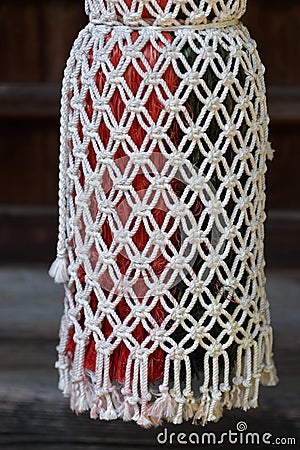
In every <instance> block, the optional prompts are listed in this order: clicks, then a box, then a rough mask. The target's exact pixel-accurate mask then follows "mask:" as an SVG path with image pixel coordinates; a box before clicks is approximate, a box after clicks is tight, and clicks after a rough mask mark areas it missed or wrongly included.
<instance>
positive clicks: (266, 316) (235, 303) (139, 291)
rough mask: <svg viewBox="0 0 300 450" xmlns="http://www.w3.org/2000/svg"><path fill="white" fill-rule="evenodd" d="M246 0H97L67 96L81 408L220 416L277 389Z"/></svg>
mask: <svg viewBox="0 0 300 450" xmlns="http://www.w3.org/2000/svg"><path fill="white" fill-rule="evenodd" d="M245 9H246V0H227V1H226V0H225V1H224V0H222V1H221V0H203V1H196V0H195V1H193V0H188V1H186V2H182V1H178V2H177V1H176V0H149V1H147V2H142V1H141V2H139V1H138V2H132V1H131V0H119V1H118V2H116V1H113V2H111V1H110V0H107V1H104V2H103V1H100V0H87V1H86V12H87V14H88V15H89V18H90V22H89V24H88V25H87V26H86V28H85V29H84V30H82V31H81V32H80V33H79V36H78V38H77V39H76V41H75V43H74V45H73V48H72V50H71V54H70V57H69V60H68V62H67V66H66V69H65V74H64V80H63V86H62V101H61V140H60V144H61V145H60V178H59V233H58V244H57V259H56V261H55V262H54V263H53V265H52V266H51V269H50V274H51V275H52V276H53V277H54V279H55V281H56V282H63V283H64V285H65V311H64V315H63V317H62V321H61V328H60V343H59V346H58V361H57V368H58V370H59V374H60V381H59V387H60V389H61V390H62V391H63V393H64V395H66V396H68V397H70V399H71V408H72V409H73V410H75V411H76V412H81V411H85V410H90V415H91V417H92V418H98V417H99V418H100V419H104V420H112V419H117V418H123V420H126V421H129V420H134V421H136V422H137V423H138V424H139V425H141V426H143V427H149V426H152V425H154V426H157V425H159V424H161V423H162V421H163V420H168V421H170V422H172V423H175V424H179V423H181V422H182V421H184V420H189V419H192V420H193V423H197V422H198V421H201V423H202V424H206V423H207V422H208V421H217V420H219V418H220V417H221V416H222V411H223V408H224V407H226V408H228V409H231V408H233V407H239V408H242V409H244V410H247V409H249V408H252V407H256V406H257V401H258V393H259V392H258V391H259V384H260V383H261V384H265V385H270V386H271V385H274V384H276V382H277V376H276V369H275V366H274V362H273V353H272V327H271V325H270V312H269V304H268V301H267V298H266V293H265V275H264V266H265V262H264V254H263V246H264V220H265V212H264V206H265V172H266V159H267V157H269V156H270V155H271V150H270V144H269V142H268V122H269V119H268V114H267V108H266V100H265V84H264V68H263V66H262V64H261V62H260V59H259V56H258V53H257V50H256V45H255V42H254V41H253V40H252V39H251V38H250V36H249V33H248V31H247V29H246V28H245V27H244V26H243V25H242V24H241V23H240V21H239V19H240V17H241V16H242V15H243V13H244V12H245Z"/></svg>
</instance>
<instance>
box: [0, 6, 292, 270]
mask: <svg viewBox="0 0 300 450" xmlns="http://www.w3.org/2000/svg"><path fill="white" fill-rule="evenodd" d="M86 21H87V19H86V17H85V15H84V10H83V1H80V0H77V1H74V0H10V1H6V2H4V1H3V2H1V4H0V46H1V63H0V118H1V120H0V136H1V139H0V171H1V172H0V262H2V263H3V262H26V261H27V262H32V261H35V262H45V261H50V260H51V259H52V257H53V256H54V252H55V239H56V214H57V211H56V201H57V163H58V139H59V135H58V130H59V95H60V94H59V91H60V83H61V78H62V74H63V69H64V65H65V60H66V58H67V56H68V54H69V50H70V47H71V45H72V42H73V40H74V38H75V36H76V35H77V33H78V31H79V30H80V29H81V28H82V27H83V26H84V25H85V23H86ZM244 21H245V23H246V24H247V25H248V27H249V29H250V31H251V34H252V36H253V37H254V38H255V39H256V40H257V43H258V48H259V51H260V54H261V57H262V60H263V62H264V64H265V66H266V68H267V72H266V81H267V87H268V102H269V111H270V115H271V126H270V133H271V135H270V137H271V141H272V144H273V147H274V148H275V149H276V157H275V159H274V161H273V162H272V163H271V164H269V171H268V175H267V182H268V204H267V206H268V211H269V219H268V222H267V259H268V263H269V265H270V266H271V267H282V266H284V267H296V266H298V267H299V261H300V237H299V236H300V233H299V231H300V183H299V165H300V152H299V144H300V128H299V125H300V41H299V30H300V2H299V0H287V1H285V2H282V1H281V0H263V1H262V0H249V6H248V12H247V15H246V16H245V19H244Z"/></svg>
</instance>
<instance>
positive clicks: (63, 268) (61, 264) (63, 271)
mask: <svg viewBox="0 0 300 450" xmlns="http://www.w3.org/2000/svg"><path fill="white" fill-rule="evenodd" d="M48 273H49V275H50V277H51V278H53V279H54V281H55V283H66V282H67V281H68V279H69V276H68V268H67V261H66V257H65V256H60V255H59V256H57V257H56V259H55V260H54V261H53V263H52V264H51V266H50V269H49V271H48Z"/></svg>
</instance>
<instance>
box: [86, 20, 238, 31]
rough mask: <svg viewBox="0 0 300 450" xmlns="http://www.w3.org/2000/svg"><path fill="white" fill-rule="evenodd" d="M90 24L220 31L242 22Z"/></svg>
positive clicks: (115, 22)
mask: <svg viewBox="0 0 300 450" xmlns="http://www.w3.org/2000/svg"><path fill="white" fill-rule="evenodd" d="M90 23H91V24H93V25H97V26H98V25H99V26H101V25H102V26H114V27H124V28H125V27H127V28H130V30H141V29H144V28H145V26H151V29H153V30H157V31H176V30H179V29H186V30H188V29H190V30H208V29H212V28H213V29H219V28H226V27H233V26H238V25H239V24H240V23H241V22H240V20H239V19H230V20H222V21H218V22H209V23H201V24H195V25H188V24H185V23H178V24H176V25H175V24H168V25H152V24H153V21H152V22H150V21H149V22H147V24H146V25H141V24H134V23H133V24H130V25H129V24H127V23H126V24H125V23H124V22H118V21H107V22H106V21H103V18H101V19H93V18H90Z"/></svg>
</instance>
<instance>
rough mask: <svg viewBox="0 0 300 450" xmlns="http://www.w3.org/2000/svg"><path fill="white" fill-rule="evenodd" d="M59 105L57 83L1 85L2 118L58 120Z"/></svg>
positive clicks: (0, 116) (0, 105) (0, 108)
mask: <svg viewBox="0 0 300 450" xmlns="http://www.w3.org/2000/svg"><path fill="white" fill-rule="evenodd" d="M59 105H60V86H59V84H57V83H36V84H31V83H28V84H17V83H6V84H3V83H1V84H0V118H3V119H18V118H22V119H27V118H30V119H36V118H41V119H57V118H58V115H59Z"/></svg>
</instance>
